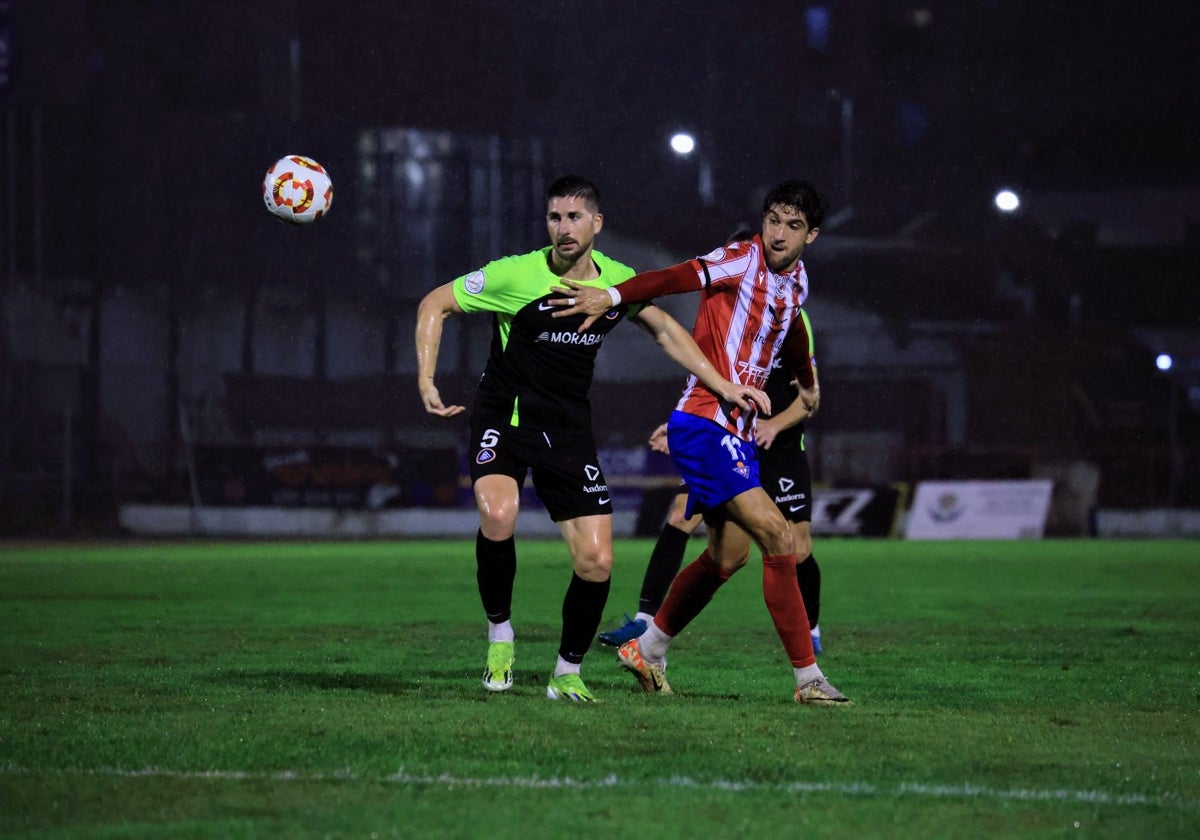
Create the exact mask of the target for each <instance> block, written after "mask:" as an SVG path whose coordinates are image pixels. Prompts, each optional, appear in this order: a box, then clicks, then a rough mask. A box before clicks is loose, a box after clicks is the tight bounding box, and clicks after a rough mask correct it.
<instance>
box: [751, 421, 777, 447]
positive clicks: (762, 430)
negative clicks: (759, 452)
mask: <svg viewBox="0 0 1200 840" xmlns="http://www.w3.org/2000/svg"><path fill="white" fill-rule="evenodd" d="M781 431H783V430H782V429H781V428H780V425H779V422H778V421H777V420H775V418H773V417H767V418H761V419H759V420H756V421H755V423H754V443H755V445H756V446H758V448H759V449H770V448H771V444H773V443H775V438H776V437H777V436H778V435H779V433H780V432H781Z"/></svg>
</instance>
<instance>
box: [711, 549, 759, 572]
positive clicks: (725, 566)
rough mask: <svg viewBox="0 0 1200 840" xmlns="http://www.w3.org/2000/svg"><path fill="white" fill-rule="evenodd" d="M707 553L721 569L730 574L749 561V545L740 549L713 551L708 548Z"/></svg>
mask: <svg viewBox="0 0 1200 840" xmlns="http://www.w3.org/2000/svg"><path fill="white" fill-rule="evenodd" d="M708 553H709V556H710V557H712V559H713V562H715V563H716V564H717V567H718V568H720V570H721V571H723V572H727V573H728V574H731V575H732V574H733V573H734V572H736V571H737V570H738V569H740V568H742V566H745V565H746V563H748V562H749V561H750V548H749V546H747V547H746V548H745V549H744V550H741V551H713V550H712V549H711V548H710V549H709V552H708Z"/></svg>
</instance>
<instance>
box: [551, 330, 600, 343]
mask: <svg viewBox="0 0 1200 840" xmlns="http://www.w3.org/2000/svg"><path fill="white" fill-rule="evenodd" d="M537 340H538V341H548V342H550V343H551V344H582V345H583V346H584V347H591V346H592V345H593V344H599V343H600V342H602V341H604V336H603V335H600V334H599V333H577V332H570V331H568V330H563V331H561V332H553V333H552V332H544V333H542V334H541V335H539V336H538V337H537Z"/></svg>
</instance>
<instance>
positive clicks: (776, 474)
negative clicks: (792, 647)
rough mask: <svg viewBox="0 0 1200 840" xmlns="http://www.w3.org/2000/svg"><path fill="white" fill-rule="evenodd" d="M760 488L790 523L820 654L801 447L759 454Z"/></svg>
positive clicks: (816, 572)
mask: <svg viewBox="0 0 1200 840" xmlns="http://www.w3.org/2000/svg"><path fill="white" fill-rule="evenodd" d="M759 467H760V474H761V476H762V486H763V489H764V490H766V491H767V493H768V494H770V496H771V499H772V501H774V502H775V507H776V508H778V509H779V512H780V513H781V514H782V515H783V518H784V519H786V520H787V521H788V522H789V523H790V524H791V530H792V541H793V543H794V544H795V550H796V558H797V563H796V582H797V583H798V584H799V585H800V596H801V597H802V598H803V599H804V609H805V612H807V613H808V625H809V630H810V635H811V636H812V643H813V651H814V652H815V653H816V654H817V655H818V656H819V655H820V653H821V630H820V627H819V626H818V625H817V621H818V619H819V614H820V608H821V571H820V569H819V568H818V566H817V561H816V559H815V558H814V557H813V556H812V529H811V520H812V472H811V470H810V469H809V463H808V457H807V455H806V454H805V451H804V449H803V448H802V447H794V446H784V447H779V446H773V447H772V448H770V449H768V450H765V451H763V452H760V453H759Z"/></svg>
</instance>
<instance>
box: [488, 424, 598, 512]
mask: <svg viewBox="0 0 1200 840" xmlns="http://www.w3.org/2000/svg"><path fill="white" fill-rule="evenodd" d="M470 453H471V483H472V484H474V483H475V482H476V481H478V480H479V479H481V478H482V477H483V476H485V475H507V476H511V477H512V478H513V479H514V480H515V481H516V482H517V486H518V487H524V486H525V475H526V474H527V473H528V472H530V471H532V472H533V489H534V490H535V491H536V492H537V494H538V498H539V499H541V500H542V504H544V505H545V506H546V511H547V512H548V513H549V514H550V518H551V519H553V520H554V521H555V522H561V521H563V520H566V519H575V518H577V517H580V516H597V515H612V501H611V498H610V495H611V494H610V493H609V492H608V482H607V481H606V480H605V478H604V471H603V470H601V469H600V459H599V458H597V457H596V441H595V439H594V438H593V437H592V435H591V433H589V432H583V433H564V432H557V433H556V432H535V431H531V430H528V429H521V428H517V427H516V426H510V425H508V424H507V423H487V422H486V421H479V422H476V421H472V423H471V441H470Z"/></svg>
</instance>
